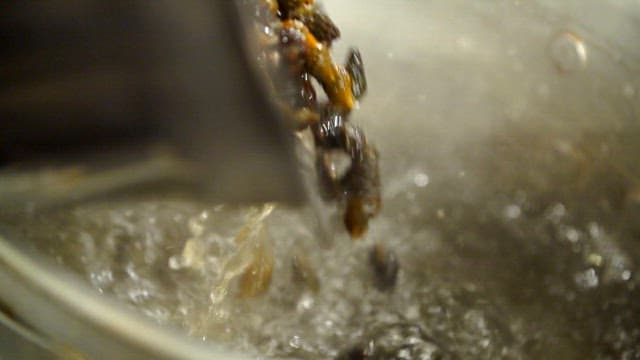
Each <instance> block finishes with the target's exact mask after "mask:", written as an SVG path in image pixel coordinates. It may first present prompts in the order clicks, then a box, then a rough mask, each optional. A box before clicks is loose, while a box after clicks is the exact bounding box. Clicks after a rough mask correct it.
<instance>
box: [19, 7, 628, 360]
mask: <svg viewBox="0 0 640 360" xmlns="http://www.w3.org/2000/svg"><path fill="white" fill-rule="evenodd" d="M325 3H326V5H327V10H328V11H329V13H330V14H331V15H332V17H333V18H334V20H335V21H336V23H337V24H338V25H339V26H340V27H341V28H342V32H343V38H342V40H341V41H340V43H337V45H336V46H337V48H336V52H337V53H340V52H341V51H344V48H345V47H346V46H347V45H351V44H357V45H358V46H360V48H361V50H362V53H363V56H364V59H365V66H366V68H367V71H368V76H369V80H370V81H369V82H370V92H369V94H368V95H367V97H365V98H364V99H363V101H362V104H361V109H359V110H358V111H357V112H356V113H355V114H354V119H353V121H357V122H359V123H361V124H362V125H363V127H364V128H365V129H366V131H367V134H368V137H369V138H370V139H371V141H373V142H376V143H377V144H378V147H379V149H380V153H381V154H382V160H381V161H382V163H381V166H382V178H383V188H384V193H383V201H384V208H383V212H382V214H381V215H380V216H379V217H378V218H376V219H374V220H373V221H372V223H371V229H370V230H369V234H368V235H367V237H366V238H365V239H364V240H363V241H358V242H353V241H351V240H350V239H348V237H347V236H346V235H345V234H344V231H343V230H342V228H341V225H340V222H339V220H338V216H337V215H336V214H335V210H334V209H331V208H330V207H324V206H319V207H317V206H315V207H314V209H316V210H313V211H312V210H311V209H302V208H301V209H289V208H286V207H284V206H282V205H276V207H275V209H274V210H273V212H271V213H270V214H269V215H268V216H265V218H264V220H263V221H262V222H260V224H261V225H260V226H259V228H255V227H253V228H252V229H253V230H255V231H254V235H255V238H256V239H257V240H256V241H257V242H256V244H261V245H260V246H264V247H265V249H269V250H268V251H270V252H272V253H273V257H274V259H275V261H274V264H273V278H272V281H271V284H270V286H269V288H268V290H267V291H266V293H264V294H262V295H259V296H255V297H242V296H239V295H238V282H239V281H240V280H239V276H237V275H238V273H239V272H240V271H239V270H238V269H243V264H244V265H246V261H247V260H244V263H243V260H242V257H240V258H239V257H237V254H238V253H239V251H240V250H238V248H239V246H238V243H237V241H236V240H235V238H236V236H237V234H238V232H239V231H240V230H241V229H242V228H243V226H246V224H247V222H249V223H250V222H251V221H252V219H254V220H255V218H256V214H257V213H258V214H259V212H260V208H258V209H254V210H251V209H249V208H240V207H229V206H225V205H214V204H207V203H202V202H201V201H198V200H197V199H193V198H190V197H188V196H181V195H175V194H174V195H171V194H163V195H153V196H138V197H129V198H123V199H120V200H112V201H110V202H106V203H94V204H86V205H82V206H78V207H75V208H71V209H67V210H64V211H60V212H58V213H56V214H50V215H46V216H44V215H43V216H38V217H36V218H32V219H28V220H25V221H24V222H23V223H22V224H21V225H20V228H21V229H22V232H23V235H24V236H25V238H27V239H31V240H32V241H33V243H34V245H35V246H37V247H38V248H40V249H41V250H43V251H45V252H46V253H47V254H49V255H50V256H51V257H52V258H53V259H55V260H56V261H57V262H59V263H60V264H61V265H63V266H65V267H67V268H70V269H72V270H73V271H75V272H76V273H78V274H79V275H81V276H83V277H84V278H85V279H86V280H87V281H88V282H89V283H90V284H91V285H92V286H93V287H95V288H96V289H97V290H98V291H100V292H102V293H104V294H105V295H106V296H113V297H116V298H118V299H120V300H121V301H123V302H124V303H126V304H128V305H129V306H131V307H132V308H134V309H136V310H138V311H140V312H142V313H144V314H146V315H147V316H149V317H150V318H152V319H154V320H155V321H157V322H159V323H161V324H166V325H171V326H177V327H179V328H182V329H184V331H185V332H187V333H188V334H190V335H191V336H194V337H197V338H201V339H202V340H203V341H223V342H226V343H230V344H232V345H233V346H234V347H236V348H238V349H243V350H245V351H247V352H250V353H252V354H256V355H255V356H256V357H262V358H272V357H273V358H295V359H298V358H310V359H314V358H316V359H325V358H340V357H341V358H347V359H349V358H354V359H356V358H360V357H361V356H363V354H367V356H369V357H368V358H374V359H390V358H396V359H436V358H440V359H449V358H459V359H496V358H505V359H539V358H547V359H584V358H596V359H636V358H640V301H638V300H637V299H638V298H639V296H640V283H639V282H640V279H639V276H638V273H637V272H638V266H639V265H640V264H639V263H638V259H640V239H639V238H638V236H639V234H640V225H639V224H640V222H639V221H638V220H639V219H640V180H639V179H640V167H639V165H638V156H639V155H638V154H640V126H639V125H638V113H639V112H638V111H639V109H638V104H640V101H639V99H638V91H639V90H638V89H640V81H639V80H638V79H639V78H638V73H639V72H638V69H637V68H636V67H634V66H635V65H634V64H637V62H634V61H629V58H628V57H627V56H628V55H629V53H628V52H625V51H622V50H620V49H619V48H618V47H617V45H619V42H620V41H623V40H624V39H625V34H624V32H623V33H622V34H621V35H619V36H617V37H616V38H615V40H616V41H609V40H611V39H612V38H611V37H609V36H608V35H607V34H608V33H607V31H606V30H607V29H615V30H620V29H621V28H622V26H621V27H620V28H618V27H616V26H617V25H619V24H624V23H625V22H624V19H625V18H621V19H620V20H616V21H615V23H614V22H611V23H608V24H599V25H602V26H600V28H599V29H596V30H598V31H600V32H598V31H590V30H589V29H590V28H589V26H588V25H589V22H588V19H582V18H575V17H572V16H576V14H580V13H584V11H583V8H582V6H585V7H588V6H587V5H588V4H591V2H585V3H584V4H583V3H580V4H579V5H580V11H577V10H576V9H577V8H575V9H574V8H571V6H572V5H573V2H566V4H565V5H567V9H569V10H571V9H573V10H576V11H573V10H571V11H566V12H563V8H560V9H556V10H557V11H554V12H551V13H548V12H547V10H548V9H547V8H548V7H549V6H553V4H547V3H548V2H545V1H541V2H530V3H528V4H522V3H520V2H511V1H498V2H495V4H493V5H492V6H490V7H489V6H486V8H485V7H484V5H481V4H473V5H471V4H469V2H465V1H447V2H437V1H434V2H417V1H403V2H388V1H366V2H358V1H350V2H348V4H347V3H345V2H338V1H325ZM390 3H391V4H390ZM399 3H401V4H402V6H399V5H398V4H399ZM594 3H595V2H594ZM622 3H623V2H621V4H622ZM393 4H395V5H393ZM545 4H546V5H548V6H546V5H545ZM591 5H593V4H591ZM593 6H595V5H593ZM593 6H592V7H593ZM620 6H621V5H620ZM567 9H564V10H567ZM617 10H620V9H618V8H616V7H612V9H609V8H607V11H599V12H598V14H599V15H601V16H602V18H607V16H609V15H611V14H612V12H613V13H615V11H617ZM622 10H624V9H622ZM549 14H553V16H547V15H549ZM572 14H573V15H572ZM425 17H426V18H425ZM613 18H615V17H613ZM392 19H402V21H397V22H394V21H392ZM627 25H629V24H627ZM603 29H604V30H603ZM600 35H602V36H600ZM631 50H634V49H631ZM633 55H634V54H633V51H632V53H631V56H632V57H631V59H634V58H636V57H633ZM636 55H637V54H636ZM318 209H320V210H318ZM318 211H319V212H320V216H319V217H318V216H317V215H318ZM250 214H253V215H250ZM265 215H266V213H265ZM254 226H255V224H254ZM373 244H384V246H386V248H387V249H390V250H391V251H393V252H394V253H395V255H396V257H397V259H398V263H399V266H400V271H399V274H398V279H397V283H396V286H395V288H394V289H392V290H387V291H380V290H378V288H377V287H376V286H375V279H374V274H373V270H372V269H371V268H370V265H369V260H368V256H369V254H368V253H369V251H370V248H371V246H372V245H373ZM294 258H297V259H301V258H305V259H306V260H305V267H304V269H305V271H306V272H307V273H308V276H307V277H306V279H307V280H304V279H301V277H300V276H299V274H298V275H297V276H296V272H295V271H294V268H293V265H292V263H293V262H294ZM314 274H315V276H314ZM233 275H236V276H233ZM220 284H224V285H226V286H224V287H223V289H224V291H221V290H220V289H221V287H220ZM359 356H360V357H359Z"/></svg>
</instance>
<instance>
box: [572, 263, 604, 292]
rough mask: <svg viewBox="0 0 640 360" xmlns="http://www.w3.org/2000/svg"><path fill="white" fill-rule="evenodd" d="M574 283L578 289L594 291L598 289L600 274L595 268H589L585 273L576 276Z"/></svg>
mask: <svg viewBox="0 0 640 360" xmlns="http://www.w3.org/2000/svg"><path fill="white" fill-rule="evenodd" d="M574 281H575V283H576V285H578V287H580V288H582V289H585V290H587V289H593V288H596V287H598V284H599V282H600V281H599V279H598V274H596V271H595V270H594V269H593V268H589V269H587V270H585V271H583V272H579V273H577V274H575V276H574Z"/></svg>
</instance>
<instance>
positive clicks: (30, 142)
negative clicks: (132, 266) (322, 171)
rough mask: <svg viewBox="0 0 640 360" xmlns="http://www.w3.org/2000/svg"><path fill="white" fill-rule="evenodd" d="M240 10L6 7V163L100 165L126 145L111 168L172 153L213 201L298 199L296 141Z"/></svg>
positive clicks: (58, 4) (230, 5) (228, 5)
mask: <svg viewBox="0 0 640 360" xmlns="http://www.w3.org/2000/svg"><path fill="white" fill-rule="evenodd" d="M235 4H236V3H235V2H233V1H197V0H193V1H186V2H180V3H179V4H178V3H175V2H171V1H145V2H137V3H135V4H134V3H104V2H101V1H90V0H86V1H80V2H68V1H48V2H46V3H40V2H23V1H5V2H3V3H2V4H0V12H1V13H2V14H3V16H2V19H0V31H2V33H3V38H4V42H3V45H2V50H1V51H2V61H1V63H0V74H1V75H0V76H1V77H2V78H3V81H2V84H1V85H0V118H2V121H0V164H1V163H2V161H3V158H4V162H8V163H9V165H12V164H14V163H15V162H19V163H22V162H25V161H28V160H33V159H37V160H40V161H41V162H42V161H46V163H47V164H50V163H51V162H54V161H56V162H58V163H59V162H63V163H64V165H70V164H72V163H73V161H76V160H77V158H78V157H79V156H80V155H85V156H84V157H85V158H86V157H88V158H89V160H88V161H89V162H93V163H94V165H95V163H96V160H95V158H96V157H97V156H98V155H99V156H102V157H104V156H105V153H110V152H113V151H114V150H115V149H119V148H121V147H124V148H127V147H128V149H127V150H126V151H122V150H121V151H120V153H118V154H117V158H116V159H112V160H116V162H119V163H126V162H132V161H133V162H135V160H137V159H138V158H139V157H143V156H144V151H145V150H146V149H147V148H149V147H152V146H164V147H165V148H166V149H167V151H173V152H175V153H176V154H177V157H179V158H181V159H184V160H185V162H187V164H188V165H189V167H187V168H186V170H185V171H184V172H188V173H189V174H188V175H189V177H190V178H191V180H192V182H193V183H195V184H197V185H199V186H200V187H201V188H202V190H203V194H205V195H207V196H209V197H210V198H212V199H219V200H225V201H243V202H250V201H254V202H255V201H266V200H283V201H299V200H300V199H301V198H302V191H301V186H300V182H299V179H298V173H297V169H296V166H295V162H294V157H293V154H292V151H291V137H290V136H289V134H288V133H287V131H286V130H285V129H284V127H283V126H282V123H281V119H280V118H279V116H278V114H276V113H275V111H273V109H272V108H271V104H270V102H269V100H268V95H267V94H266V93H265V92H264V91H262V87H261V84H260V82H259V78H258V75H257V71H256V69H255V64H254V63H253V62H252V61H253V58H252V57H251V56H252V55H251V54H250V53H249V52H247V51H246V50H247V48H248V47H249V44H246V42H245V40H246V39H247V38H248V37H247V36H246V34H245V32H244V30H245V29H246V27H244V26H242V21H243V20H242V19H241V18H240V17H239V16H238V14H239V10H238V9H237V8H236V7H235ZM132 145H133V149H131V147H132ZM85 160H86V159H85ZM111 165H113V162H112V163H111ZM256 173H259V174H260V176H253V175H254V174H256ZM169 175H172V174H171V173H170V174H169Z"/></svg>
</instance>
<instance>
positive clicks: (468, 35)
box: [0, 0, 640, 358]
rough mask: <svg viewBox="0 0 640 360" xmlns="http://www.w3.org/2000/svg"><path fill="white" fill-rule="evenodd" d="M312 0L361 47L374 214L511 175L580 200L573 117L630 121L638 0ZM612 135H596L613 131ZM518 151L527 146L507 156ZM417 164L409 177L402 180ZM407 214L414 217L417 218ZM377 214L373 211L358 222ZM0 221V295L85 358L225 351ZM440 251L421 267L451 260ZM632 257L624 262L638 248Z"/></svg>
mask: <svg viewBox="0 0 640 360" xmlns="http://www.w3.org/2000/svg"><path fill="white" fill-rule="evenodd" d="M325 3H326V7H327V10H328V12H329V13H330V14H331V15H332V18H334V20H335V22H336V23H337V24H339V26H340V27H341V29H342V33H343V38H342V40H341V41H340V42H339V43H337V44H336V46H337V48H336V51H337V52H338V53H340V52H341V51H344V47H346V46H349V45H357V46H358V47H359V48H360V49H361V51H362V53H363V56H364V61H365V66H366V69H367V74H368V78H369V82H370V92H369V94H368V95H367V96H366V97H365V98H364V99H363V100H362V105H361V108H360V109H359V111H357V112H355V113H354V115H353V120H354V121H357V122H359V123H361V124H362V125H363V127H365V128H366V130H367V131H368V134H369V137H370V138H371V140H372V141H374V142H376V143H377V144H379V147H380V152H381V154H382V167H383V175H384V176H385V177H384V187H385V201H386V205H385V206H386V207H385V214H383V215H382V216H383V217H384V216H389V219H393V218H391V215H393V213H394V212H395V213H398V214H408V215H407V216H408V217H411V216H414V215H412V213H411V211H413V208H411V207H409V206H407V205H406V204H407V203H409V202H411V201H414V202H415V201H417V200H416V198H417V199H419V200H420V201H421V203H420V205H421V206H423V207H424V208H422V207H421V208H418V209H417V210H416V211H418V213H420V214H429V216H431V217H428V219H430V220H429V221H432V222H434V223H435V222H437V221H438V220H434V219H439V218H440V216H442V217H453V216H455V215H456V214H455V212H453V211H452V212H449V210H450V209H454V210H455V209H456V206H458V205H460V204H462V205H460V206H462V207H464V206H468V209H471V210H470V211H471V212H472V213H473V214H474V215H475V214H478V215H477V217H478V218H480V217H481V216H480V215H482V216H490V215H491V214H489V215H487V211H489V210H492V209H493V208H492V207H491V206H493V205H492V204H493V202H495V203H497V204H502V202H501V201H505V202H507V203H505V204H507V205H509V204H510V203H508V202H509V201H513V202H516V201H518V196H517V195H518V194H519V193H518V191H517V190H521V193H522V192H524V193H526V194H527V196H530V197H536V196H538V197H539V198H544V197H545V196H548V197H551V200H558V201H560V200H559V199H565V200H567V201H569V202H572V204H573V205H575V206H577V207H581V210H585V211H586V213H587V214H588V215H590V213H589V212H588V210H589V209H590V207H594V206H595V205H594V204H596V202H595V201H593V199H592V198H591V197H590V196H591V195H590V194H588V193H587V194H584V193H579V192H578V190H579V187H578V186H577V181H573V182H571V183H569V182H565V181H564V180H566V179H573V180H575V178H572V177H570V176H565V172H563V171H565V170H566V168H563V166H565V165H566V164H569V165H574V162H572V161H571V159H572V158H571V156H572V155H571V154H569V155H566V153H569V152H570V151H571V150H572V149H571V148H569V150H567V144H573V142H572V141H573V140H574V139H576V138H580V137H581V136H582V135H583V134H585V133H592V134H596V135H598V134H605V135H607V134H610V133H611V132H612V131H614V130H616V129H620V130H621V131H623V132H626V131H627V129H634V128H635V127H637V126H638V121H639V120H640V119H639V118H638V116H639V114H640V98H639V96H640V95H639V94H640V68H639V67H638V64H640V42H639V41H637V39H638V36H640V35H639V34H640V22H639V21H638V19H639V18H640V7H639V6H638V4H637V2H636V1H551V0H549V1H546V0H543V1H516V0H513V1H511V0H510V1H495V2H469V1H455V0H448V1H428V2H427V1H409V0H407V1H391V2H390V1H383V0H377V1H373V0H366V1H364V0H363V1H348V2H345V1H339V0H325ZM337 57H338V58H340V55H337ZM514 129H515V130H514ZM619 136H620V134H617V135H616V137H612V139H614V140H612V141H611V142H607V143H605V145H616V141H618V140H619V139H620V137H619ZM503 138H507V139H515V140H513V143H516V144H521V146H520V145H519V146H515V147H514V148H515V150H513V151H512V150H511V149H512V148H507V150H504V149H503V150H501V149H502V148H501V147H500V146H499V145H500V144H501V143H499V144H498V145H497V146H496V142H497V140H500V139H503ZM632 139H634V138H632ZM635 140H637V139H635ZM622 149H634V148H633V146H631V147H622ZM516 150H517V151H516ZM518 151H520V152H521V153H522V154H526V155H527V156H528V157H525V156H522V157H519V156H518ZM563 151H564V153H563ZM598 151H600V150H598ZM550 153H553V154H557V153H560V155H558V156H559V158H560V159H561V160H562V161H555V160H554V159H556V158H553V157H552V158H551V160H548V159H547V158H545V157H544V156H546V155H548V154H550ZM536 154H542V155H541V156H540V157H536V156H535V155H536ZM563 154H565V155H563ZM612 154H617V155H619V156H618V158H620V159H617V158H613V157H610V158H606V157H605V162H606V163H613V164H614V165H612V168H608V169H609V170H608V171H610V173H611V174H616V176H617V177H625V176H626V175H624V174H623V175H620V174H618V170H616V169H617V168H616V166H617V165H615V161H617V160H621V161H623V162H625V163H631V162H633V161H632V160H633V159H637V156H638V155H637V154H635V153H622V154H620V153H612ZM563 156H564V157H563ZM567 158H569V160H567ZM611 169H613V170H611ZM527 170H531V171H527ZM632 170H633V169H632ZM412 171H413V173H412ZM545 171H546V172H545ZM566 171H568V170H566ZM414 173H415V174H419V175H421V176H422V177H420V181H419V183H420V184H422V185H418V186H420V188H416V187H411V190H408V189H409V187H408V186H407V184H406V181H407V180H406V178H405V175H406V174H414ZM427 175H428V176H427ZM425 176H426V177H425ZM415 179H416V178H415V177H411V178H410V179H409V180H408V181H409V182H410V183H411V184H413V182H414V181H417V180H415ZM605 184H606V183H605ZM244 186H248V185H247V184H244V185H243V187H239V189H245V188H244ZM411 186H413V185H411ZM630 186H631V185H630ZM36 187H37V186H36ZM596 190H597V189H596ZM514 194H515V195H514ZM631 195H633V194H631ZM556 196H557V197H558V198H557V199H556V198H554V197H556ZM582 198H584V199H585V200H584V201H583V200H582ZM0 201H1V200H0ZM625 201H626V200H625ZM628 201H631V203H632V204H633V201H637V200H633V199H631V200H628ZM598 206H599V205H598ZM625 206H627V205H625ZM629 206H632V205H629ZM487 209H489V210H487ZM625 209H626V208H625ZM505 211H506V216H507V217H514V216H515V217H518V216H520V215H521V211H524V210H523V208H521V207H518V206H516V207H508V206H507V207H505ZM625 211H626V210H625ZM498 213H499V211H498ZM389 214H391V215H389ZM624 214H625V216H629V218H627V219H626V223H625V224H623V225H625V226H626V225H629V224H630V223H631V224H632V223H633V222H634V221H635V222H637V217H635V216H636V215H634V213H633V212H632V211H631V210H629V211H628V212H625V213H624ZM415 216H416V223H418V222H420V224H424V222H425V220H424V219H423V218H420V219H418V218H417V215H415ZM425 217H427V215H425ZM389 221H392V220H389ZM454 224H456V225H460V228H456V229H455V230H456V231H458V230H459V231H460V232H464V231H468V232H470V233H473V231H474V229H475V228H473V227H472V225H473V224H466V223H461V224H458V223H455V222H454ZM416 226H417V225H416ZM466 226H469V228H468V229H467V228H465V227H466ZM383 227H384V223H383V225H380V226H378V225H375V224H374V225H373V228H372V232H375V231H377V230H384V229H383ZM469 229H470V230H469ZM516 229H519V228H517V227H516ZM420 230H421V229H418V230H417V231H420ZM422 230H424V229H422ZM431 230H432V229H431ZM614 230H615V229H614ZM424 231H425V232H427V233H428V231H427V230H424ZM9 234H10V233H9V232H5V233H3V236H5V237H4V238H2V239H0V240H2V241H0V260H1V264H2V266H1V268H0V270H1V271H0V295H1V298H2V299H3V300H4V301H6V302H7V303H8V304H9V305H10V306H12V307H14V308H15V312H16V313H17V314H19V315H20V316H21V317H24V319H25V320H27V321H28V322H29V323H30V324H32V325H33V326H34V327H37V328H38V329H41V330H42V332H43V333H45V334H46V335H47V336H50V337H52V338H56V339H59V340H61V341H63V342H65V343H68V344H70V345H72V346H74V347H77V348H79V349H81V350H82V351H84V352H86V353H87V354H89V355H93V356H95V357H97V358H107V356H106V355H109V356H114V357H118V358H123V356H127V355H128V356H131V357H132V358H134V357H138V358H140V357H142V356H143V355H140V354H142V353H144V354H146V355H148V354H153V355H154V356H165V357H177V358H199V357H203V358H204V357H206V356H209V358H212V357H215V356H220V357H221V358H230V357H229V356H227V355H226V354H225V355H223V353H222V352H221V351H222V350H220V349H219V348H217V347H214V348H213V349H211V350H210V349H208V348H207V347H206V346H204V345H203V344H192V343H190V342H189V341H187V340H186V339H185V338H184V336H183V335H180V334H178V333H174V332H169V331H166V329H165V330H162V329H159V328H157V327H156V326H155V325H152V324H150V323H149V322H148V321H147V320H145V319H142V318H138V317H137V316H136V315H134V314H131V313H130V312H129V311H128V310H126V309H124V308H123V307H122V306H119V305H118V304H115V303H112V302H111V301H110V300H108V299H105V298H103V297H100V296H97V295H96V294H94V293H93V292H92V290H90V289H89V288H88V287H87V286H85V285H84V284H81V283H80V282H79V281H78V279H76V278H74V277H69V276H68V274H67V273H66V272H65V271H64V270H63V269H60V268H58V267H55V266H52V265H51V264H49V263H48V262H47V261H46V260H44V259H42V258H41V257H39V256H38V254H33V253H31V252H30V251H27V250H26V249H24V245H26V244H23V243H22V241H21V240H20V238H19V234H14V235H9ZM463 240H465V239H460V241H461V242H462V241H463ZM489 240H490V237H489V236H488V237H487V241H489ZM516 245H522V246H523V247H524V248H527V247H526V244H519V243H518V244H515V245H513V246H514V247H515V246H516ZM461 246H462V245H461ZM531 246H533V245H531ZM505 248H506V249H507V250H509V249H511V250H513V248H512V247H509V246H506V247H505ZM629 248H630V249H631V251H630V254H631V255H633V254H637V249H636V248H637V247H631V246H630V247H629ZM527 249H528V248H527ZM633 249H636V250H633ZM472 250H473V249H472ZM476 250H477V249H476ZM478 251H479V252H480V253H482V252H481V251H480V250H478ZM532 251H533V250H532ZM633 251H636V252H635V253H634V252H633ZM482 254H484V253H482ZM452 255H456V254H452ZM506 255H508V254H505V256H504V257H505V258H508V256H506ZM461 258H462V259H464V257H461ZM436 260H437V259H433V261H434V262H435V261H436ZM467 260H468V259H467ZM499 260H501V259H495V260H494V261H492V262H490V264H492V265H491V266H496V267H495V270H496V272H495V273H492V274H493V276H495V277H499V276H505V277H506V276H507V275H508V274H507V275H504V272H509V271H512V272H514V273H516V270H519V269H515V267H524V265H522V264H521V263H515V265H513V264H510V263H508V262H506V261H505V263H502V262H500V261H499ZM525 260H526V259H525ZM443 263H444V264H445V265H447V264H448V263H446V262H443ZM438 264H440V263H437V264H436V265H431V269H433V270H434V271H441V272H451V273H456V270H457V269H439V268H438V267H437V266H438ZM496 264H498V265H501V266H502V267H498V265H496ZM505 264H506V265H505ZM632 264H635V265H636V266H637V260H636V261H635V262H633V263H632ZM525 265H526V264H525ZM425 266H427V265H425ZM459 266H460V268H461V269H463V270H464V269H467V270H469V269H471V270H473V267H469V268H467V267H465V266H464V264H460V265H459ZM491 266H489V265H488V267H489V270H488V272H491V271H493V269H494V268H492V267H491ZM509 266H510V268H509ZM632 270H634V271H637V269H632ZM470 272H471V271H470ZM518 273H519V272H518ZM473 275H475V274H473ZM480 275H486V276H489V275H487V274H484V273H481V274H480ZM480 275H479V276H480ZM491 279H493V278H491ZM491 279H489V280H487V282H490V280H491ZM570 281H573V280H572V279H570ZM534 295H536V294H534ZM537 295H540V294H537ZM559 349H560V350H563V348H562V347H559ZM564 350H565V351H567V353H569V354H570V353H571V351H572V350H571V349H569V350H566V349H564ZM106 351H112V352H111V353H107V352H106ZM138 351H141V352H142V353H139V352H138ZM207 351H212V352H211V353H207ZM576 353H579V351H578V350H576ZM207 354H208V355H207Z"/></svg>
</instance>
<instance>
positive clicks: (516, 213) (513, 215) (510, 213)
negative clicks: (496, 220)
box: [502, 204, 522, 220]
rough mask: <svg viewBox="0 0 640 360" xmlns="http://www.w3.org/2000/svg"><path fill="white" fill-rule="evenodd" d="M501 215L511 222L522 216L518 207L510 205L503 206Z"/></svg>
mask: <svg viewBox="0 0 640 360" xmlns="http://www.w3.org/2000/svg"><path fill="white" fill-rule="evenodd" d="M502 214H503V215H504V217H505V218H507V219H511V220H513V219H517V218H519V217H520V215H521V214H522V210H521V209H520V206H518V205H515V204H511V205H507V206H505V208H504V210H503V211H502Z"/></svg>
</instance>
